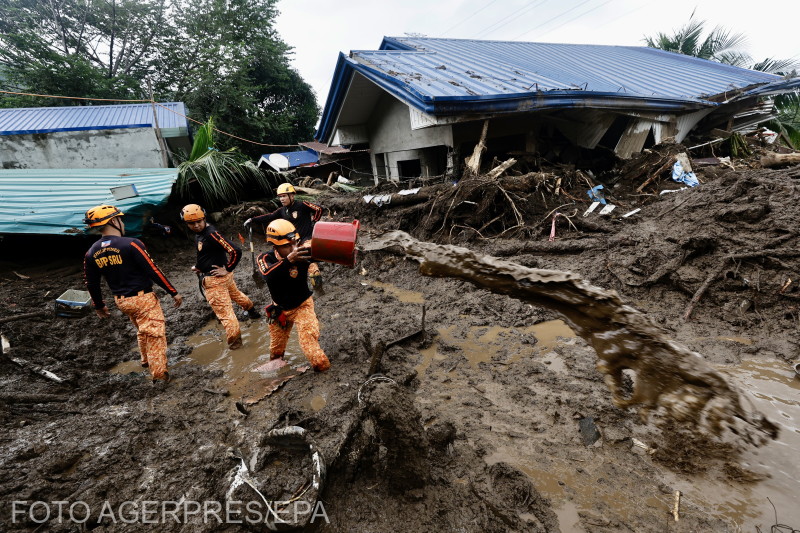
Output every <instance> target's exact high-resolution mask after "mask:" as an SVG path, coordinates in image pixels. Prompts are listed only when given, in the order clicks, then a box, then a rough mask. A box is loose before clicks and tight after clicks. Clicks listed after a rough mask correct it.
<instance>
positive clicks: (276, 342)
mask: <svg viewBox="0 0 800 533" xmlns="http://www.w3.org/2000/svg"><path fill="white" fill-rule="evenodd" d="M267 242H269V243H270V244H272V246H273V248H272V251H271V252H265V253H263V254H261V255H259V256H258V261H257V263H258V270H259V272H261V275H262V276H264V279H265V280H266V282H267V288H268V289H269V293H270V295H271V296H272V302H273V303H272V304H271V305H269V306H268V307H267V308H266V310H267V314H268V318H269V337H270V342H269V353H270V359H278V358H281V357H283V355H284V352H285V350H286V344H287V342H289V334H290V333H291V331H292V326H293V325H295V324H296V325H297V335H298V337H299V339H300V348H302V350H303V353H304V354H305V356H306V358H307V359H308V361H309V362H310V363H311V366H312V367H313V368H314V370H317V371H319V372H324V371H326V370H328V369H329V368H330V367H331V363H330V361H328V357H327V356H326V355H325V352H323V351H322V348H321V347H320V345H319V321H318V320H317V315H316V313H315V312H314V298H313V296H312V292H311V290H310V289H309V288H308V271H309V261H308V260H309V259H310V257H311V253H310V251H309V249H308V248H306V247H302V246H299V242H300V237H299V236H298V235H297V231H296V229H295V227H294V225H293V224H292V223H291V222H289V221H288V220H283V219H278V220H273V221H272V222H270V223H269V226H267Z"/></svg>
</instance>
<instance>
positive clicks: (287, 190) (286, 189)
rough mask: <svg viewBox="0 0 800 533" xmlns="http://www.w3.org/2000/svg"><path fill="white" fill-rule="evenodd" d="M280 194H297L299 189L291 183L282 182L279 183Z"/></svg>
mask: <svg viewBox="0 0 800 533" xmlns="http://www.w3.org/2000/svg"><path fill="white" fill-rule="evenodd" d="M278 194H297V191H295V190H294V185H292V184H291V183H281V184H280V185H278Z"/></svg>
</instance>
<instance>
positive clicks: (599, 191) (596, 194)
mask: <svg viewBox="0 0 800 533" xmlns="http://www.w3.org/2000/svg"><path fill="white" fill-rule="evenodd" d="M603 188H604V187H603V186H602V185H596V186H595V187H592V188H591V189H589V190H588V191H586V194H587V195H589V200H591V201H593V202H600V203H601V204H603V205H605V203H606V198H605V194H604V193H603Z"/></svg>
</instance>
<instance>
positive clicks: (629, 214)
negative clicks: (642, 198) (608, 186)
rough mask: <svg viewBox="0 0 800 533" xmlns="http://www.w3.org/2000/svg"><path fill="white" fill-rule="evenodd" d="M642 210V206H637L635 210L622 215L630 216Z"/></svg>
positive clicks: (623, 216) (624, 216)
mask: <svg viewBox="0 0 800 533" xmlns="http://www.w3.org/2000/svg"><path fill="white" fill-rule="evenodd" d="M641 210H642V208H641V207H637V208H636V209H634V210H633V211H628V212H627V213H625V214H624V215H622V218H628V217H629V216H631V215H635V214H636V213H638V212H639V211H641Z"/></svg>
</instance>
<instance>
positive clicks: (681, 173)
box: [672, 153, 700, 187]
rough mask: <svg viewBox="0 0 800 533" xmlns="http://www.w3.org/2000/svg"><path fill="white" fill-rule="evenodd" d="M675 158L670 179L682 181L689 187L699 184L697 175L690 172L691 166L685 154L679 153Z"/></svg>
mask: <svg viewBox="0 0 800 533" xmlns="http://www.w3.org/2000/svg"><path fill="white" fill-rule="evenodd" d="M676 159H677V161H675V164H674V165H672V181H677V182H679V183H684V184H686V185H688V186H689V187H697V186H698V185H700V181H699V180H698V179H697V176H695V174H694V172H692V166H691V164H690V163H689V158H688V157H687V156H686V154H684V153H680V154H678V155H677V156H676Z"/></svg>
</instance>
